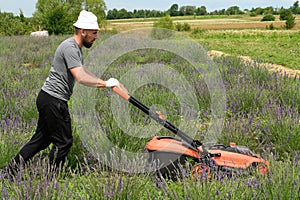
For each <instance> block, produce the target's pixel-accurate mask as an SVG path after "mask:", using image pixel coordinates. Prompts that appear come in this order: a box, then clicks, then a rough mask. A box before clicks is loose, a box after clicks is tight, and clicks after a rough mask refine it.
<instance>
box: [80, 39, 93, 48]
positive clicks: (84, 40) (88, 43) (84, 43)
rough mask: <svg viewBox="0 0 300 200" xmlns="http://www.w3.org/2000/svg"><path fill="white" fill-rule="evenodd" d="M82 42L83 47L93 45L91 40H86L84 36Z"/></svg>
mask: <svg viewBox="0 0 300 200" xmlns="http://www.w3.org/2000/svg"><path fill="white" fill-rule="evenodd" d="M82 44H83V46H84V47H85V48H91V46H92V45H93V43H92V42H88V41H87V40H86V38H83V42H82Z"/></svg>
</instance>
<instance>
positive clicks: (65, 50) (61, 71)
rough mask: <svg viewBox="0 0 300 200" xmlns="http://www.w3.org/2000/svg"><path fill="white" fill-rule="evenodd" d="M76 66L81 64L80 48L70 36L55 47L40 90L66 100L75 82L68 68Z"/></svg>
mask: <svg viewBox="0 0 300 200" xmlns="http://www.w3.org/2000/svg"><path fill="white" fill-rule="evenodd" d="M78 66H83V59H82V50H81V48H80V47H79V46H78V44H77V43H76V41H75V39H74V38H73V37H72V38H69V39H66V40H65V41H63V42H62V43H61V44H60V45H59V46H58V48H57V49H56V52H55V55H54V59H53V63H52V66H51V69H50V72H49V76H48V78H47V79H46V81H45V83H44V85H43V87H42V90H44V91H45V92H47V93H48V94H49V95H51V96H53V97H56V98H58V99H61V100H63V101H68V100H69V99H70V97H71V95H72V93H73V87H74V84H75V79H74V77H73V75H72V74H71V72H70V69H71V68H73V67H78Z"/></svg>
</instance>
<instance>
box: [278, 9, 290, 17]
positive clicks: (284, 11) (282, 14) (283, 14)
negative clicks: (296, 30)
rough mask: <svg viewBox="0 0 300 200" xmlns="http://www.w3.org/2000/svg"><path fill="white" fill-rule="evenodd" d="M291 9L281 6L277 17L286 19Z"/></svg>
mask: <svg viewBox="0 0 300 200" xmlns="http://www.w3.org/2000/svg"><path fill="white" fill-rule="evenodd" d="M292 14H293V13H292V11H291V10H289V9H285V8H282V9H280V10H279V19H280V20H287V18H288V16H289V15H292Z"/></svg>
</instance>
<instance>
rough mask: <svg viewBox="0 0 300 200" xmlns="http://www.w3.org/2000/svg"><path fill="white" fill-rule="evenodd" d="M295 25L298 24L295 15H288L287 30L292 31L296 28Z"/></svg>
mask: <svg viewBox="0 0 300 200" xmlns="http://www.w3.org/2000/svg"><path fill="white" fill-rule="evenodd" d="M295 25H296V22H295V17H294V16H293V14H290V15H288V16H287V17H286V21H285V28H286V29H292V28H294V26H295Z"/></svg>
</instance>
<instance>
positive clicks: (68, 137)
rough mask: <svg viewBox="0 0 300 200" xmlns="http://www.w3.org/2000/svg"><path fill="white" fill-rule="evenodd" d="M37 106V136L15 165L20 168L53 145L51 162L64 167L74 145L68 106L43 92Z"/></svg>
mask: <svg viewBox="0 0 300 200" xmlns="http://www.w3.org/2000/svg"><path fill="white" fill-rule="evenodd" d="M36 106H37V109H38V112H39V119H38V124H37V128H36V131H35V134H34V135H33V136H32V138H31V139H30V141H29V142H27V143H26V144H25V145H24V146H23V147H22V149H21V150H20V152H19V154H18V155H17V156H16V157H15V158H14V159H13V164H14V165H15V166H18V165H20V162H21V161H24V162H25V163H26V162H27V161H28V160H30V159H31V158H32V157H33V156H34V155H35V154H36V153H38V152H39V151H41V150H43V149H45V148H47V147H48V146H49V145H50V144H51V143H52V144H53V146H52V149H51V152H50V162H51V163H54V164H55V165H56V166H59V165H62V164H63V163H64V161H65V158H66V156H67V154H68V152H69V151H70V149H71V146H72V144H73V136H72V128H71V117H70V113H69V108H68V104H67V102H66V101H62V100H60V99H57V98H55V97H52V96H50V95H49V94H47V93H46V92H44V91H43V90H41V91H40V92H39V95H38V97H37V100H36Z"/></svg>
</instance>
